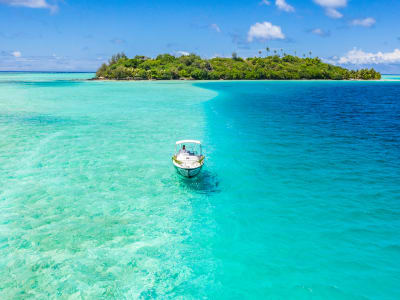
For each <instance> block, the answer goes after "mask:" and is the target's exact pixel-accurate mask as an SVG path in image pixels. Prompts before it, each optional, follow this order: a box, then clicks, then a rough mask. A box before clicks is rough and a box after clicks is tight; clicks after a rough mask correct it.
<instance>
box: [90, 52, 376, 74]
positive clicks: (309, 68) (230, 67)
mask: <svg viewBox="0 0 400 300" xmlns="http://www.w3.org/2000/svg"><path fill="white" fill-rule="evenodd" d="M96 78H97V79H118V80H129V79H133V80H170V79H197V80H206V79H210V80H216V79H228V80H229V79H233V80H238V79H338V80H341V79H364V80H369V79H380V78H381V74H380V73H378V72H376V71H375V70H374V69H361V70H357V71H353V70H347V69H344V68H342V67H338V66H334V65H331V64H327V63H323V62H322V61H321V60H320V59H319V58H300V57H297V56H292V55H283V56H282V57H280V56H278V55H271V56H267V57H250V58H246V59H243V58H240V57H238V56H237V55H236V53H233V54H232V58H220V57H216V58H212V59H202V58H201V57H199V56H197V55H195V54H190V55H186V56H180V57H175V56H173V55H170V54H161V55H158V56H157V57H156V58H155V59H152V58H149V57H146V56H135V57H134V58H131V59H130V58H128V57H127V56H126V55H125V54H123V53H120V54H117V55H114V56H113V57H112V58H111V59H110V60H109V63H108V64H103V65H102V66H101V67H100V68H99V69H98V70H97V72H96Z"/></svg>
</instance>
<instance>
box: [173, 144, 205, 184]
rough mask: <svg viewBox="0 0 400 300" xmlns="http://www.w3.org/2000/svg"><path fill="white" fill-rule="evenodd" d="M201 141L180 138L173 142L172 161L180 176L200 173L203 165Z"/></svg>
mask: <svg viewBox="0 0 400 300" xmlns="http://www.w3.org/2000/svg"><path fill="white" fill-rule="evenodd" d="M204 159H205V157H204V155H203V154H202V148H201V143H200V142H199V141H196V140H182V141H177V142H176V144H175V154H174V155H173V156H172V163H173V165H174V167H175V169H176V170H177V171H178V173H179V174H181V175H182V176H185V177H188V178H191V177H194V176H196V175H197V174H199V173H200V171H201V168H202V167H203V165H204Z"/></svg>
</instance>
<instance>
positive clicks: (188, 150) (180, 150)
mask: <svg viewBox="0 0 400 300" xmlns="http://www.w3.org/2000/svg"><path fill="white" fill-rule="evenodd" d="M176 154H187V155H195V156H199V155H201V145H199V144H193V143H182V144H178V145H176Z"/></svg>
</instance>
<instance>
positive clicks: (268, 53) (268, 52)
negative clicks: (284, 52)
mask: <svg viewBox="0 0 400 300" xmlns="http://www.w3.org/2000/svg"><path fill="white" fill-rule="evenodd" d="M265 50H267V53H268V54H267V55H269V47H267V48H265Z"/></svg>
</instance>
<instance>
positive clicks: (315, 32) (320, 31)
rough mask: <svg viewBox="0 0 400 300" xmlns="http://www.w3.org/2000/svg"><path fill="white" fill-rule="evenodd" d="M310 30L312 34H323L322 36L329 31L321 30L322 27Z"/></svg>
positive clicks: (327, 34)
mask: <svg viewBox="0 0 400 300" xmlns="http://www.w3.org/2000/svg"><path fill="white" fill-rule="evenodd" d="M310 32H311V33H312V34H315V35H319V36H324V37H326V36H329V35H330V32H329V31H325V30H323V29H321V28H315V29H312V30H311V31H310Z"/></svg>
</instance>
